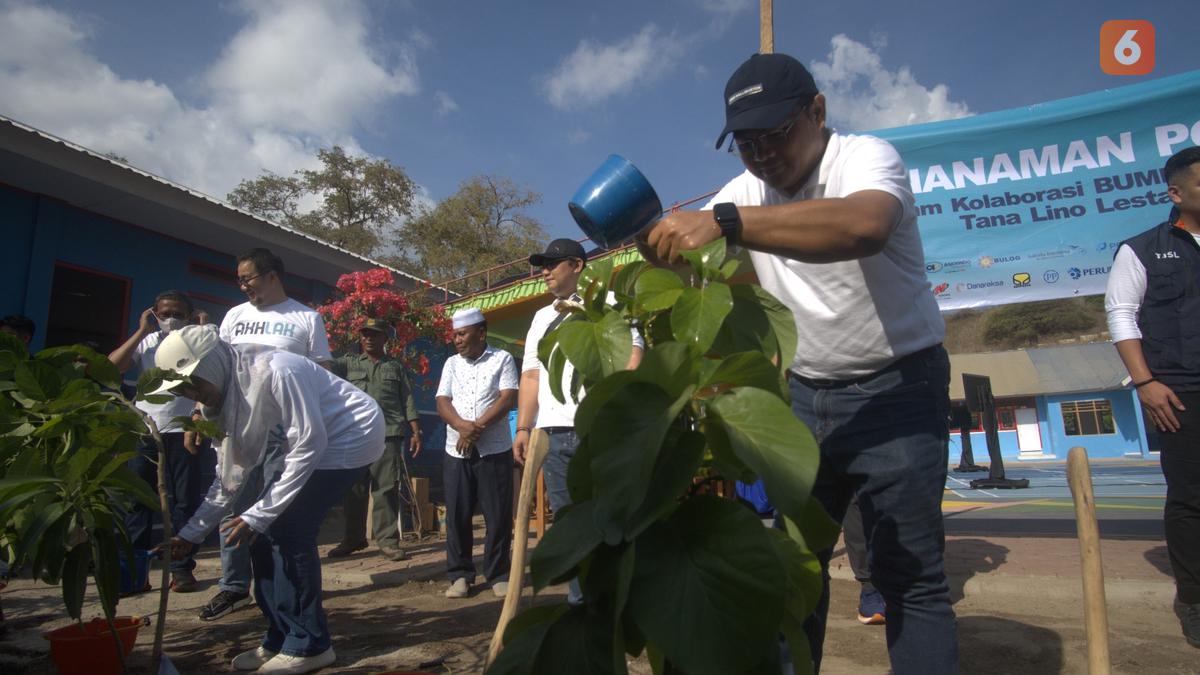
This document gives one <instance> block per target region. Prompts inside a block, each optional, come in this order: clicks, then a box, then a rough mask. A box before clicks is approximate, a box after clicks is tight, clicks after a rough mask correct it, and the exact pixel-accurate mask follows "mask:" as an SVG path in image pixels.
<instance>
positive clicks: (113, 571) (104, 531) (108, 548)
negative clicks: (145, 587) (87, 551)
mask: <svg viewBox="0 0 1200 675" xmlns="http://www.w3.org/2000/svg"><path fill="white" fill-rule="evenodd" d="M94 515H97V516H100V517H98V518H97V519H96V527H95V528H92V529H90V530H89V533H90V534H91V535H92V558H93V561H94V563H95V569H94V570H93V572H92V574H93V575H94V577H95V579H96V592H97V594H98V595H99V596H100V606H101V607H102V608H103V609H104V615H105V616H113V615H114V614H115V613H116V609H117V598H118V595H119V593H120V590H121V567H120V563H119V562H118V559H117V556H118V555H120V553H119V548H118V544H117V539H116V536H115V535H114V534H113V532H114V531H115V530H116V523H115V522H114V520H113V519H112V518H111V517H109V516H108V515H106V514H99V513H97V514H94ZM130 569H133V567H130Z"/></svg>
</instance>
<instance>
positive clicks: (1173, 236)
mask: <svg viewBox="0 0 1200 675" xmlns="http://www.w3.org/2000/svg"><path fill="white" fill-rule="evenodd" d="M1124 243H1125V244H1127V245H1128V246H1129V248H1130V249H1131V250H1132V251H1133V252H1134V254H1135V255H1137V257H1138V260H1140V261H1142V265H1143V266H1144V267H1145V268H1146V296H1145V298H1144V299H1143V300H1142V306H1141V309H1140V311H1139V312H1138V328H1139V329H1141V331H1142V353H1143V354H1145V356H1146V365H1148V366H1149V367H1150V372H1151V373H1152V374H1153V375H1154V376H1155V377H1157V378H1158V380H1159V381H1160V382H1162V383H1163V384H1165V385H1167V386H1168V387H1171V389H1173V390H1175V391H1177V392H1179V391H1200V245H1198V244H1197V243H1196V239H1195V237H1193V236H1192V234H1191V233H1190V232H1188V231H1187V230H1184V229H1182V228H1178V227H1175V226H1174V225H1172V224H1171V223H1170V222H1166V223H1162V224H1161V225H1159V226H1157V227H1155V228H1152V229H1150V230H1147V231H1145V232H1143V233H1141V234H1139V235H1137V236H1136V237H1133V238H1132V239H1128V240H1126V241H1125V242H1124Z"/></svg>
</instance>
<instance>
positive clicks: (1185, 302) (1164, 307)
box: [1104, 147, 1200, 647]
mask: <svg viewBox="0 0 1200 675" xmlns="http://www.w3.org/2000/svg"><path fill="white" fill-rule="evenodd" d="M1163 174H1164V178H1165V179H1166V182H1167V195H1168V196H1169V197H1170V198H1171V201H1172V202H1173V203H1174V204H1175V208H1174V209H1172V211H1171V216H1170V217H1169V218H1168V219H1167V221H1166V222H1164V223H1161V224H1159V225H1157V226H1155V227H1153V228H1151V229H1149V230H1147V231H1145V232H1143V233H1141V234H1139V235H1137V236H1136V237H1133V238H1131V239H1129V240H1127V241H1125V242H1122V244H1121V247H1120V248H1119V249H1118V250H1117V255H1116V259H1115V260H1114V261H1113V266H1112V270H1111V271H1110V273H1109V277H1108V289H1107V292H1106V293H1105V297H1104V308H1105V310H1106V311H1107V313H1108V330H1109V333H1110V334H1111V335H1112V340H1113V343H1114V344H1115V345H1116V347H1117V352H1118V353H1119V354H1120V355H1121V360H1122V361H1123V362H1124V363H1125V368H1126V369H1127V370H1128V371H1129V376H1130V377H1131V378H1132V379H1133V386H1134V388H1135V389H1137V393H1138V398H1139V399H1140V400H1141V402H1142V405H1143V406H1144V407H1145V409H1146V413H1147V415H1148V416H1149V417H1150V419H1151V420H1152V421H1153V422H1154V425H1155V426H1156V427H1158V430H1159V431H1160V432H1161V436H1160V437H1161V439H1162V451H1161V453H1160V454H1159V457H1160V461H1161V462H1162V470H1163V476H1164V477H1165V478H1166V480H1167V501H1166V504H1165V506H1164V508H1163V520H1164V521H1165V525H1166V535H1167V552H1168V553H1169V555H1170V558H1171V570H1172V571H1173V572H1174V574H1175V603H1174V606H1175V614H1176V615H1177V616H1178V617H1179V621H1180V624H1181V625H1182V627H1183V634H1184V637H1186V638H1187V641H1188V643H1189V644H1191V645H1192V646H1193V647H1200V147H1191V148H1187V149H1185V150H1181V151H1180V152H1178V153H1176V154H1174V155H1172V156H1171V157H1170V159H1168V160H1167V163H1166V167H1165V168H1164V170H1163Z"/></svg>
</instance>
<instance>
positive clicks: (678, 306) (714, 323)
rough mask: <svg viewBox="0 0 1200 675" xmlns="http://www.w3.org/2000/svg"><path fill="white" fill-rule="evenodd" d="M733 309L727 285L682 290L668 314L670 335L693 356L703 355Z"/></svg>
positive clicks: (709, 283) (711, 284)
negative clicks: (684, 345)
mask: <svg viewBox="0 0 1200 675" xmlns="http://www.w3.org/2000/svg"><path fill="white" fill-rule="evenodd" d="M732 309H733V298H732V296H731V294H730V290H729V284H726V283H723V282H720V281H709V282H707V283H705V285H704V286H703V287H701V288H685V289H684V290H683V294H681V295H680V296H679V300H678V301H677V302H676V303H675V309H673V310H672V311H671V332H672V333H674V335H675V339H676V340H679V341H680V342H682V343H684V344H686V345H688V346H689V347H691V348H692V351H693V352H695V353H697V354H705V353H707V352H708V349H709V347H711V346H712V344H713V340H715V339H716V337H717V331H719V330H720V329H721V324H722V323H724V321H725V317H726V316H728V315H729V312H730V310H732Z"/></svg>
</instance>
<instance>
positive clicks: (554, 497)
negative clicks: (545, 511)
mask: <svg viewBox="0 0 1200 675" xmlns="http://www.w3.org/2000/svg"><path fill="white" fill-rule="evenodd" d="M546 433H547V435H548V436H549V437H550V450H549V453H548V454H547V455H546V463H545V464H543V465H542V472H543V473H544V474H545V478H546V498H547V499H548V500H549V501H550V508H551V509H553V510H554V513H556V514H557V513H558V511H559V509H562V508H563V507H565V506H567V505H569V504H570V503H571V492H570V490H568V489H567V467H568V466H569V465H570V464H571V458H572V457H574V456H575V451H576V450H578V449H579V436H578V435H576V434H575V430H574V429H570V428H567V427H554V428H551V429H547V430H546ZM567 602H569V603H571V604H572V605H578V604H580V603H582V602H583V591H582V590H581V589H580V588H579V579H571V581H570V583H569V584H567Z"/></svg>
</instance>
